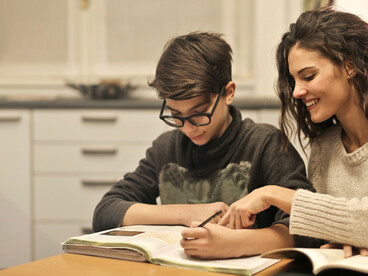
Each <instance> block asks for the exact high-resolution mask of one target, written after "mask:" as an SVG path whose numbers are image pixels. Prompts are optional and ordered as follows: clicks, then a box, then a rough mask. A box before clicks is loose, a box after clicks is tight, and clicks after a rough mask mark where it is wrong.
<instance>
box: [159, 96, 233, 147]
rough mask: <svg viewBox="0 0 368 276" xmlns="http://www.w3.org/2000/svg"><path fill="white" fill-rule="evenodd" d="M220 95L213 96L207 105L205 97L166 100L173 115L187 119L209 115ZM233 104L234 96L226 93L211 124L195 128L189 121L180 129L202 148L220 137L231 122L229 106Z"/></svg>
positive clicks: (214, 113) (216, 109) (215, 111)
mask: <svg viewBox="0 0 368 276" xmlns="http://www.w3.org/2000/svg"><path fill="white" fill-rule="evenodd" d="M217 97H219V94H212V100H211V103H207V101H206V98H205V97H204V96H200V97H195V98H192V99H189V100H180V101H177V100H172V99H166V106H167V108H168V109H169V110H170V112H171V115H173V116H179V117H187V116H190V115H194V114H200V113H209V112H211V110H212V108H213V105H214V104H215V102H216V99H217ZM229 98H230V100H229ZM231 102H232V96H231V97H229V96H228V93H227V92H226V93H224V94H223V96H222V97H221V98H220V99H219V102H218V104H217V106H216V108H215V110H214V112H213V115H212V117H211V123H210V124H209V125H206V126H195V125H193V124H191V123H190V122H189V121H188V120H186V121H185V123H184V125H183V126H182V127H181V128H179V129H180V130H181V132H183V133H184V134H185V135H186V136H187V137H188V138H189V139H190V140H191V141H192V142H193V143H194V144H196V145H198V146H202V145H205V144H207V143H208V142H209V141H210V140H212V139H215V138H218V137H220V136H221V135H222V134H223V133H224V131H225V130H226V128H227V127H228V126H229V124H230V122H231V119H232V117H231V115H230V113H229V109H228V105H230V104H231Z"/></svg>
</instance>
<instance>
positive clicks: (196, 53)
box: [148, 32, 232, 101]
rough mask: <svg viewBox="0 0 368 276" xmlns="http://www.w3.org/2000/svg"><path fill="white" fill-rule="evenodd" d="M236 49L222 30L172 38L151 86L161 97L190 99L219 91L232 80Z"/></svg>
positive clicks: (208, 97)
mask: <svg viewBox="0 0 368 276" xmlns="http://www.w3.org/2000/svg"><path fill="white" fill-rule="evenodd" d="M231 54H232V50H231V47H230V46H229V44H227V43H226V41H225V40H224V39H222V35H221V34H218V33H208V32H193V33H189V34H187V35H183V36H178V37H176V38H174V39H172V40H170V41H169V42H168V43H167V44H166V46H165V48H164V52H163V54H162V56H161V58H160V60H159V62H158V64H157V68H156V76H155V78H154V80H153V81H150V82H149V83H148V85H149V86H150V87H153V88H155V89H156V91H157V94H158V97H159V98H161V99H166V98H170V99H174V100H186V99H191V98H194V97H197V96H205V97H206V98H207V100H208V101H210V99H211V97H210V95H211V94H212V93H219V92H220V90H221V88H222V86H223V85H225V84H227V83H228V82H229V81H231V62H232V57H231Z"/></svg>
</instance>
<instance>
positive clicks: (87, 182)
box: [81, 179, 116, 186]
mask: <svg viewBox="0 0 368 276" xmlns="http://www.w3.org/2000/svg"><path fill="white" fill-rule="evenodd" d="M81 183H82V185H83V186H112V185H114V184H115V183H116V180H115V179H81Z"/></svg>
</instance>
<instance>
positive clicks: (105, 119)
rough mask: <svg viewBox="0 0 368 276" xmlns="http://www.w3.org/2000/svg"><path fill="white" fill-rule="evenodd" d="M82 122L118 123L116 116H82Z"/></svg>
mask: <svg viewBox="0 0 368 276" xmlns="http://www.w3.org/2000/svg"><path fill="white" fill-rule="evenodd" d="M81 120H82V121H83V122H89V123H114V122H116V121H117V117H116V116H115V115H100V114H99V115H82V117H81Z"/></svg>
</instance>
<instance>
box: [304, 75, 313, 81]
mask: <svg viewBox="0 0 368 276" xmlns="http://www.w3.org/2000/svg"><path fill="white" fill-rule="evenodd" d="M314 77H315V75H314V74H313V75H310V76H308V77H305V78H304V80H306V81H311V80H313V79H314Z"/></svg>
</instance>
